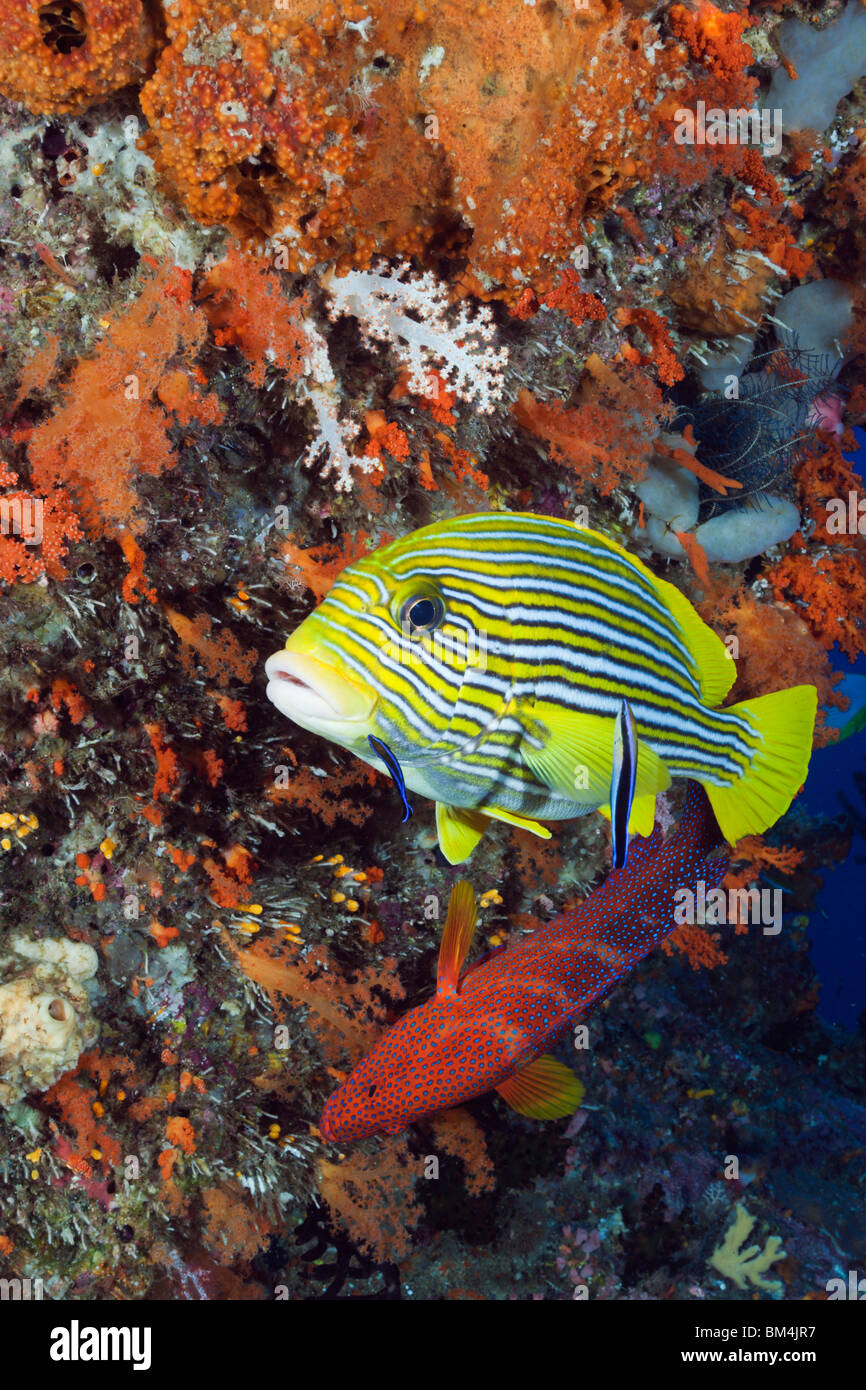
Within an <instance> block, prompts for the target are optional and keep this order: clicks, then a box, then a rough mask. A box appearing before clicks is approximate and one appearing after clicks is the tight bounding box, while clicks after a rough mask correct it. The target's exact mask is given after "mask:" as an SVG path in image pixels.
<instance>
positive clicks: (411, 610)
mask: <svg viewBox="0 0 866 1390" xmlns="http://www.w3.org/2000/svg"><path fill="white" fill-rule="evenodd" d="M444 617H445V605H444V603H443V602H442V600H441V598H440V597H439V595H438V594H429V595H428V594H414V595H413V596H412V598H407V599H406V602H405V603H404V604H403V605H402V607H401V609H400V626H401V627H402V628H403V629H404V631H408V632H409V633H410V634H415V633H417V634H421V633H424V632H434V631H435V629H436V628H437V627H439V625H440V624H441V623H442V621H443V619H444Z"/></svg>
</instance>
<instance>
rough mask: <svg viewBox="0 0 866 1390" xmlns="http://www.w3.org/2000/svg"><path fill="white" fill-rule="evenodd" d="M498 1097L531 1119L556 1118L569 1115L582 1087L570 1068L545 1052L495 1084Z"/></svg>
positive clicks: (582, 1095) (576, 1103) (576, 1105)
mask: <svg viewBox="0 0 866 1390" xmlns="http://www.w3.org/2000/svg"><path fill="white" fill-rule="evenodd" d="M496 1090H497V1091H498V1092H499V1094H500V1095H501V1097H502V1099H503V1100H505V1101H507V1102H508V1104H509V1105H510V1106H511V1108H512V1110H516V1111H517V1112H518V1114H520V1115H528V1116H529V1118H530V1119H532V1120H559V1119H561V1118H562V1116H563V1115H573V1114H574V1112H575V1110H576V1109H577V1107H578V1106H579V1105H580V1102H581V1101H582V1100H583V1097H584V1092H585V1090H586V1087H585V1086H584V1084H583V1082H582V1081H578V1079H577V1077H576V1076H575V1074H574V1072H573V1071H572V1070H571V1068H570V1067H566V1066H564V1065H563V1063H562V1062H558V1061H557V1060H556V1058H555V1057H551V1055H550V1053H549V1052H545V1053H544V1055H543V1056H542V1057H536V1059H535V1061H534V1062H530V1063H529V1065H528V1066H525V1067H521V1069H520V1071H516V1072H515V1073H514V1075H513V1076H509V1078H508V1080H507V1081H503V1082H502V1084H501V1085H499V1086H497V1087H496Z"/></svg>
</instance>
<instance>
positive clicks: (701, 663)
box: [578, 526, 737, 708]
mask: <svg viewBox="0 0 866 1390" xmlns="http://www.w3.org/2000/svg"><path fill="white" fill-rule="evenodd" d="M578 529H580V530H582V531H585V532H587V533H588V534H589V535H591V536H593V537H594V538H595V539H596V540H598V541H601V542H602V543H603V544H604V546H605V547H606V549H608V550H615V551H616V552H617V553H618V554H619V555H621V556H622V557H623V558H624V559H625V560H627V561H628V563H629V564H630V565H633V566H634V568H635V569H637V570H639V571H640V573H641V574H642V575H643V577H644V578H645V579H648V580H649V582H650V583H651V584H652V586H653V588H654V589H655V590H656V592H657V593H658V595H659V598H660V599H661V600H662V602H663V603H664V604H665V606H666V607H667V608H669V609H670V612H671V614H672V615H673V617H674V619H675V621H676V622H677V623H678V624H679V627H680V631H681V632H682V634H683V640H684V642H685V644H686V646H687V647H688V649H689V652H690V653H691V655H692V657H693V659H694V662H695V668H696V669H695V677H696V679H697V680H698V682H699V684H700V691H701V699H702V700H703V701H704V703H705V704H707V705H709V706H710V707H711V708H715V706H716V705H720V704H721V703H722V700H723V699H724V698H725V696H726V695H727V693H728V691H729V690H730V688H731V686H732V685H733V683H734V680H735V679H736V675H737V667H736V663H735V662H734V661H732V660H731V658H730V656H729V655H728V649H727V647H726V646H725V644H724V642H723V641H722V639H721V637H718V636H717V635H716V633H715V632H713V630H712V628H711V627H708V626H707V624H706V623H705V622H704V620H703V618H701V617H700V616H699V615H698V614H697V613H696V611H695V609H694V608H693V607H692V605H691V604H690V603H689V600H688V599H687V598H686V596H685V594H683V593H680V591H679V589H678V588H677V587H676V585H674V584H669V583H668V581H667V580H666V579H660V578H659V576H658V575H657V574H653V572H652V570H651V569H649V567H648V566H647V565H645V564H644V563H643V561H642V560H639V559H638V558H637V556H636V555H632V554H631V552H630V551H628V550H624V549H623V547H622V546H621V545H618V544H617V542H616V541H612V540H611V539H610V537H609V536H604V535H602V533H601V532H600V531H593V530H592V529H591V527H588V526H583V527H580V528H578Z"/></svg>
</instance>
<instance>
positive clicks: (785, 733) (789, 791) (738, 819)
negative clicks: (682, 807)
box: [704, 685, 818, 845]
mask: <svg viewBox="0 0 866 1390" xmlns="http://www.w3.org/2000/svg"><path fill="white" fill-rule="evenodd" d="M817 705H818V692H817V690H816V689H815V687H814V685H794V686H792V687H791V688H790V689H789V690H777V691H776V692H775V693H774V694H772V695H759V696H758V697H757V699H755V700H744V701H743V702H742V703H741V704H739V705H731V706H730V707H729V708H730V712H731V713H732V714H740V715H743V716H745V718H746V719H748V721H749V723H750V724H751V725H752V727H753V728H754V730H755V732H756V733H757V734H758V735H759V737H760V739H761V744H760V747H758V748H756V749H755V752H754V754H753V755H752V761H751V764H750V766H749V769H748V771H747V772H746V773H745V775H744V776H743V777H740V778H739V779H738V780H737V781H736V782H732V783H731V785H730V786H727V787H714V786H712V785H711V784H710V783H708V782H705V783H704V787H705V789H706V793H707V796H708V797H709V798H710V805H711V806H712V808H713V811H714V812H715V816H716V820H717V821H718V822H719V829H720V830H721V832H722V834H723V835H724V837H725V839H726V840H727V841H728V843H729V844H731V845H733V844H736V842H737V840H739V839H741V838H742V836H743V835H759V834H760V833H761V831H762V830H768V829H769V827H770V826H771V825H775V823H776V821H777V820H778V819H779V818H780V816H783V815H784V814H785V812H786V811H787V809H788V807H789V806H790V804H791V802H792V801H793V799H794V797H795V796H796V794H797V792H798V790H799V789H800V787H801V786H802V785H803V783H804V782H805V780H806V773H807V772H808V770H809V758H810V757H811V754H812V732H813V729H814V727H815V711H816V709H817Z"/></svg>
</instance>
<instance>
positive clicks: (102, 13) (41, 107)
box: [0, 0, 155, 115]
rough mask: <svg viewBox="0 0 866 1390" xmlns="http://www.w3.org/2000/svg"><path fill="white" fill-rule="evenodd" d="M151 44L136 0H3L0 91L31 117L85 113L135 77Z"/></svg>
mask: <svg viewBox="0 0 866 1390" xmlns="http://www.w3.org/2000/svg"><path fill="white" fill-rule="evenodd" d="M154 44H155V36H154V30H153V24H152V22H151V18H150V15H149V13H148V10H147V7H146V6H145V5H144V4H143V3H142V0H47V3H46V2H45V0H6V5H5V7H4V14H3V24H2V27H0V93H2V94H3V96H6V97H10V98H11V99H12V100H13V101H20V102H22V103H23V105H24V106H26V107H27V109H28V110H29V111H32V112H33V113H34V115H48V114H53V113H55V112H64V113H66V112H68V113H72V114H76V113H78V112H81V111H86V110H87V108H88V107H89V106H92V105H93V103H94V102H96V101H100V100H102V98H103V97H107V96H110V95H111V93H112V92H116V91H118V89H119V88H121V87H125V86H127V85H128V84H129V83H132V82H134V83H136V84H138V83H140V82H142V81H143V80H144V78H145V77H146V76H147V74H148V72H149V70H150V68H151V66H152V57H153V50H154Z"/></svg>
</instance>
